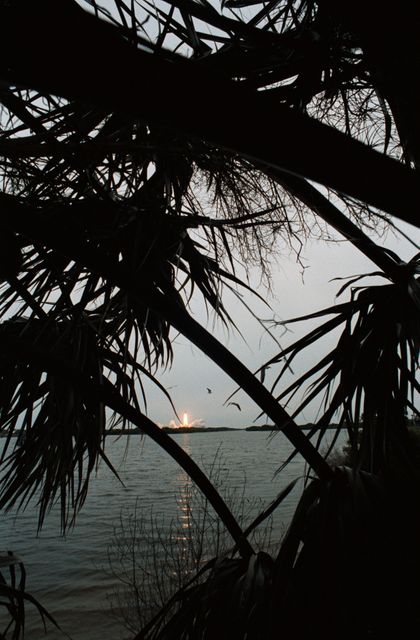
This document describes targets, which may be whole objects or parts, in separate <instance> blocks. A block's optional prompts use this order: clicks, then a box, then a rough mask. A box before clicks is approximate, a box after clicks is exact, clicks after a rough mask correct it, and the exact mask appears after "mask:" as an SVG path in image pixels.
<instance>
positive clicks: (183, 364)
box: [78, 0, 420, 428]
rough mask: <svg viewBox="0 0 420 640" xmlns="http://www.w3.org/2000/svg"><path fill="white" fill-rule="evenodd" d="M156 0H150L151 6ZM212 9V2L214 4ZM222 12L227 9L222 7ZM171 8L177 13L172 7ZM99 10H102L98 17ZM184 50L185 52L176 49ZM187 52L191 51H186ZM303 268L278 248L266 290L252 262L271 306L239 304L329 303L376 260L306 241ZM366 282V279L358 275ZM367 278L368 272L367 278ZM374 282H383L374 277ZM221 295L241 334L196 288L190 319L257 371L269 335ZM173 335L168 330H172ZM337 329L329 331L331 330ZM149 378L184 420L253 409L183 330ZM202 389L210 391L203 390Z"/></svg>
mask: <svg viewBox="0 0 420 640" xmlns="http://www.w3.org/2000/svg"><path fill="white" fill-rule="evenodd" d="M78 1H79V4H80V5H81V6H82V7H83V8H84V9H85V10H91V8H89V0H78ZM100 4H101V6H103V7H105V8H106V9H107V11H109V13H110V15H112V16H113V17H114V18H115V19H117V20H118V12H117V11H116V8H115V4H114V2H113V0H103V2H101V3H100ZM159 5H160V3H159V2H157V6H159ZM216 6H217V8H218V10H219V9H220V5H219V3H216ZM162 7H163V8H164V9H165V11H167V10H168V5H167V4H166V3H163V4H162ZM257 10H259V7H251V8H246V9H244V15H245V14H246V15H247V16H248V17H251V15H252V12H254V11H257ZM227 11H228V10H227ZM175 15H177V14H175ZM102 17H103V16H102ZM196 22H197V24H198V25H199V26H200V27H203V29H205V30H206V29H208V25H203V24H202V23H200V21H196ZM156 28H157V27H156V23H155V21H154V20H147V21H146V22H145V23H144V29H145V31H147V32H148V33H149V35H150V37H151V39H152V40H153V38H154V37H155V36H156V33H157V32H156ZM174 42H175V40H173V36H172V35H169V36H168V37H166V39H165V43H164V44H165V47H169V48H170V47H171V43H172V44H173V43H174ZM179 51H180V52H182V53H184V55H188V51H184V49H181V50H179ZM190 53H191V52H190ZM396 223H397V224H398V225H399V226H400V227H401V229H403V230H404V231H405V233H407V234H408V235H409V236H410V237H411V238H412V240H413V241H414V242H415V243H417V244H420V232H419V230H418V229H416V228H414V227H408V225H403V224H402V223H400V222H399V221H397V220H396ZM373 238H374V240H375V241H377V242H378V243H379V244H383V245H384V246H386V247H387V248H388V249H392V250H393V251H395V252H396V253H397V254H398V255H399V256H400V257H401V258H402V259H404V260H409V259H410V258H412V257H413V255H414V254H415V253H416V252H417V251H416V249H415V247H413V246H412V245H410V244H409V243H408V242H407V241H404V240H402V239H397V238H396V237H395V235H393V233H392V232H388V234H387V235H386V236H385V237H383V238H376V237H373ZM301 259H302V261H303V263H304V265H305V267H306V268H305V269H304V270H303V269H302V266H301V265H300V264H298V263H297V262H296V256H295V254H294V253H293V252H290V253H289V254H288V252H287V250H286V251H285V250H284V249H282V250H281V251H280V252H279V254H277V256H273V262H272V295H271V296H269V295H268V292H267V291H266V290H265V289H264V288H263V287H262V286H261V285H260V276H259V273H258V269H254V270H253V272H252V279H251V285H252V286H253V287H254V288H255V289H256V290H257V291H258V293H259V294H260V295H261V296H262V297H263V298H264V299H266V300H267V301H268V302H269V304H270V305H271V309H270V308H269V307H267V306H265V305H263V304H262V303H261V302H260V301H258V299H257V298H255V297H254V298H253V297H252V296H251V295H250V294H246V295H244V300H245V301H246V303H247V304H248V305H249V306H250V307H252V309H253V310H254V312H255V313H256V314H257V315H258V316H259V317H261V318H264V319H270V318H273V317H275V318H276V319H277V320H286V319H289V318H292V317H296V316H300V315H305V314H308V313H311V312H314V311H317V310H319V309H322V308H324V307H327V306H331V305H333V304H334V303H335V302H336V298H335V294H336V292H337V291H338V289H339V288H340V287H341V286H342V284H343V282H337V281H336V282H330V280H331V279H332V278H334V277H343V278H344V277H348V276H352V275H356V274H362V273H370V272H372V271H376V269H377V268H376V266H375V265H374V264H372V263H371V262H370V261H369V260H368V259H367V258H364V256H363V255H362V254H361V253H360V252H358V251H357V250H356V249H355V248H354V247H353V246H352V245H351V244H350V243H348V242H343V241H341V242H340V243H330V244H326V243H325V242H318V241H313V242H312V241H309V242H307V243H306V245H305V247H304V250H303V252H302V255H301ZM365 282H366V283H367V282H368V281H367V280H366V281H365ZM374 282H375V281H374V280H372V279H371V284H373V283H374ZM381 282H384V280H382V281H381ZM348 296H349V293H348V292H346V293H345V294H344V295H343V296H342V297H341V298H340V299H339V300H338V302H344V301H346V300H348ZM223 301H224V303H225V306H226V307H227V310H228V311H229V313H230V314H231V316H232V318H233V320H234V321H235V323H236V325H237V327H238V329H240V331H241V332H242V335H243V337H241V336H240V335H239V333H238V332H235V330H234V329H233V328H232V329H231V330H230V332H227V331H226V329H225V328H224V327H223V326H222V324H221V322H220V321H216V322H215V320H214V317H212V316H211V317H210V318H208V317H207V315H206V310H205V308H204V307H203V305H202V303H201V300H200V296H199V294H197V295H196V297H195V299H194V301H193V305H192V313H193V315H194V317H195V319H196V320H198V321H199V322H200V323H201V324H203V325H204V326H205V327H206V328H207V329H209V330H211V332H212V333H213V334H214V335H215V336H216V337H217V338H218V339H219V340H220V341H221V342H222V343H223V344H224V345H225V346H227V347H228V348H229V349H230V350H231V351H232V352H233V353H234V354H235V355H236V356H237V357H238V358H239V359H240V360H241V361H242V362H243V363H244V364H246V365H247V366H248V368H249V369H250V370H251V371H255V370H257V369H258V368H259V367H260V366H261V365H263V364H264V362H266V361H267V360H268V359H270V358H271V357H272V356H274V355H275V354H276V353H277V352H278V351H279V347H278V346H277V345H276V343H275V341H274V340H273V339H271V338H270V337H269V336H268V335H267V334H264V331H263V329H262V327H261V326H260V325H259V324H258V323H257V322H256V321H255V319H254V318H253V317H252V315H250V313H249V312H248V311H247V310H246V309H245V308H244V307H243V306H242V305H240V304H239V302H238V300H237V299H236V298H235V297H234V296H233V295H232V294H230V293H229V292H228V291H225V295H224V296H223ZM319 322H320V321H319V320H318V321H312V322H311V323H299V324H296V325H293V326H292V327H290V330H289V331H288V332H287V333H285V334H284V328H282V327H281V326H280V327H277V328H276V329H274V330H273V332H274V334H275V337H276V339H277V340H279V341H280V342H281V345H282V346H283V347H285V346H287V345H288V344H290V342H292V341H294V340H296V339H298V338H299V337H300V336H301V335H303V333H304V332H307V331H308V330H309V328H311V327H313V326H314V324H316V323H319ZM175 335H176V334H175V333H174V336H175ZM335 335H336V336H337V334H335ZM333 344H334V343H333V340H332V338H331V339H330V340H329V341H324V344H323V345H322V347H323V349H324V351H322V349H321V345H319V346H317V347H316V348H314V349H313V350H312V352H311V353H310V354H308V355H307V356H305V357H304V358H302V359H301V361H300V362H296V364H295V365H294V367H293V371H294V375H297V374H298V373H299V371H302V370H303V368H304V367H305V366H306V367H307V366H310V365H311V364H315V362H316V361H317V360H318V359H319V358H320V357H321V356H322V355H323V354H324V353H326V349H328V347H329V348H330V349H331V348H332V346H333ZM278 370H279V369H278V365H277V368H275V367H273V368H271V369H270V370H269V371H268V372H267V375H266V379H265V384H266V385H267V386H270V380H271V379H272V378H273V376H274V375H275V374H276V373H278ZM157 377H158V379H159V380H160V382H161V383H162V384H163V385H164V386H165V387H166V388H167V389H168V390H169V392H170V394H171V397H172V400H173V402H174V404H175V406H176V409H177V411H178V416H179V417H180V418H181V420H182V417H183V414H184V413H185V412H186V413H188V417H189V422H190V424H191V423H193V424H194V423H197V422H198V423H204V424H205V425H206V426H210V427H211V426H225V427H235V428H239V427H244V426H248V425H251V424H253V423H254V421H255V420H256V418H257V416H258V414H259V410H258V408H257V407H256V406H255V405H254V404H253V402H252V401H251V400H250V399H249V398H248V397H247V396H246V395H245V394H244V393H242V392H239V393H237V394H235V396H234V397H233V398H231V401H232V402H235V403H238V405H239V406H240V408H241V410H239V409H238V407H237V406H235V405H232V404H231V405H228V404H226V401H227V400H228V398H229V396H230V394H232V393H233V392H234V391H235V389H236V386H235V384H234V382H233V381H231V380H230V379H229V378H228V377H227V376H226V375H225V374H224V373H223V372H222V371H220V370H219V369H218V367H217V366H216V365H215V364H214V363H213V362H211V361H210V360H209V359H208V358H207V357H206V356H204V355H202V354H201V353H200V351H199V350H198V349H197V348H196V347H194V346H192V345H191V344H189V343H188V341H187V340H186V339H185V338H184V337H183V336H177V337H176V338H175V340H174V363H173V366H172V367H171V369H170V370H168V371H165V372H163V371H158V372H157ZM292 379H293V378H292V374H288V375H287V377H286V378H285V381H284V384H282V385H281V386H279V388H278V391H279V392H280V390H281V388H284V386H285V385H286V382H289V383H290V382H291V381H292ZM145 389H146V395H147V402H148V407H147V413H148V415H149V417H150V418H151V419H152V420H154V421H155V422H158V423H159V424H161V425H167V424H170V423H171V421H175V422H176V423H178V420H177V417H176V415H175V414H174V412H173V410H172V408H171V406H170V403H169V402H168V401H167V399H165V397H164V396H163V394H162V393H161V392H160V391H158V390H157V389H156V388H155V387H153V386H152V385H150V384H146V385H145ZM208 389H210V391H211V393H209V391H208ZM295 407H296V403H294V404H291V405H290V410H291V411H293V409H294V408H295ZM317 410H318V406H317V405H311V406H309V407H307V408H306V410H305V412H304V413H303V414H302V415H300V416H299V417H298V418H297V422H298V423H300V424H302V423H305V422H312V421H314V420H316V418H317ZM265 422H266V419H265V417H262V418H261V419H259V420H258V421H257V424H262V423H265Z"/></svg>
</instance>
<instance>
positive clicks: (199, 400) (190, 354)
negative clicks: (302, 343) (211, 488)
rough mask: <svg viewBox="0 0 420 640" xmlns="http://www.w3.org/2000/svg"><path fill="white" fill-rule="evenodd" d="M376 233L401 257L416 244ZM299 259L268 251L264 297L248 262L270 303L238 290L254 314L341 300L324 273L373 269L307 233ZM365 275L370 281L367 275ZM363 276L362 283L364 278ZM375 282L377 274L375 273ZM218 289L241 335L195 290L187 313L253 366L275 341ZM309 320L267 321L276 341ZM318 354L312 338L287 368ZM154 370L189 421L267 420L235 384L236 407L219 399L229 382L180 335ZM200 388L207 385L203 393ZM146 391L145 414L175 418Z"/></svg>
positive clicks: (297, 310)
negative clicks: (209, 313)
mask: <svg viewBox="0 0 420 640" xmlns="http://www.w3.org/2000/svg"><path fill="white" fill-rule="evenodd" d="M396 222H397V223H398V225H399V226H400V227H401V229H403V230H404V232H405V233H406V234H407V235H408V236H409V237H410V238H411V239H412V240H413V241H414V242H416V243H417V244H420V232H419V230H418V229H416V228H414V227H409V226H408V225H405V224H404V225H403V224H402V223H399V221H396ZM372 237H374V236H372ZM377 241H378V243H379V244H383V245H384V246H385V247H387V248H388V249H392V250H393V251H395V252H396V253H398V255H399V256H400V257H401V258H403V259H405V260H409V259H410V258H412V257H413V255H415V253H416V252H417V251H416V249H415V247H413V246H412V245H411V244H410V243H409V242H407V241H406V240H404V239H401V238H400V239H398V238H396V237H395V235H394V234H393V233H392V232H391V231H389V232H388V233H387V235H386V237H383V238H378V239H377ZM301 259H302V261H303V262H304V264H305V266H306V268H305V269H304V272H303V270H302V266H301V265H299V264H297V262H296V257H295V255H294V254H291V255H287V253H285V252H284V251H283V252H282V254H281V255H278V256H277V260H275V259H274V257H273V266H272V276H273V282H272V288H273V291H272V296H271V297H269V296H268V293H267V291H266V290H265V289H264V287H261V286H258V284H259V275H258V272H257V270H256V269H254V270H253V274H252V275H253V279H252V284H253V285H255V288H256V290H257V291H258V293H259V294H260V295H261V296H262V297H263V298H265V299H267V300H268V302H269V303H270V305H271V309H270V308H269V307H267V306H265V305H263V304H262V303H261V302H260V301H259V300H258V299H256V298H255V297H253V296H252V295H251V294H246V296H244V299H245V300H246V302H247V304H248V305H249V306H251V307H252V308H253V310H254V311H255V312H256V313H257V314H258V315H259V316H260V317H261V318H264V319H271V318H273V317H276V318H277V319H278V320H286V319H289V318H292V317H296V316H301V315H305V314H308V313H311V312H314V311H317V310H319V309H322V308H324V307H327V306H331V305H333V304H335V303H337V301H338V302H344V301H346V300H348V297H349V294H348V292H345V293H344V294H343V295H342V296H341V297H340V298H339V299H338V300H337V298H336V293H337V291H338V290H339V288H340V287H341V286H342V284H343V282H339V281H335V282H330V280H331V279H332V278H335V277H347V276H352V275H356V274H362V273H370V272H372V271H376V270H377V269H376V267H375V265H373V264H372V263H371V262H370V261H369V260H368V259H367V258H365V257H364V256H363V255H362V254H361V253H360V252H359V251H357V250H356V249H355V248H354V247H353V246H352V245H351V244H350V243H348V242H340V243H325V242H320V241H309V242H307V243H306V245H305V248H304V250H303V253H302V256H301ZM302 272H303V273H302ZM370 281H371V283H372V284H373V283H374V280H373V279H372V278H371V279H370ZM364 282H366V283H367V282H368V279H366V280H365V281H364ZM376 282H378V280H376ZM381 282H383V283H384V282H385V281H384V280H383V279H382V280H381ZM226 293H227V295H226V296H225V297H224V300H225V301H226V306H227V308H228V310H229V311H230V313H231V315H232V317H233V319H234V321H235V323H236V325H237V327H238V328H239V329H240V331H241V332H242V334H243V338H241V336H240V335H239V333H238V332H235V331H234V330H233V329H232V330H231V331H230V332H229V333H228V332H227V331H226V329H225V328H224V327H223V326H222V324H221V322H220V321H217V322H216V323H215V322H214V318H213V317H211V318H210V319H208V318H207V317H206V312H205V309H204V308H203V305H201V304H200V300H199V295H197V296H196V301H195V302H194V304H193V313H194V317H195V319H196V320H198V321H199V322H200V323H201V324H203V325H204V326H206V328H207V329H209V330H211V332H212V333H213V334H214V335H216V336H217V338H218V339H219V340H221V342H223V344H224V345H225V346H227V347H228V348H229V349H230V350H231V351H232V352H233V353H234V354H235V355H236V356H237V357H238V358H240V360H241V361H242V362H243V363H244V364H246V365H247V366H248V368H249V369H251V370H252V371H255V370H256V369H258V367H260V366H261V365H262V364H263V363H264V362H266V361H267V360H268V359H269V358H270V357H272V356H273V355H275V354H276V353H277V352H278V351H279V349H278V347H277V345H276V344H275V342H274V341H273V339H271V338H270V337H269V336H268V335H267V334H266V333H264V330H263V328H262V327H261V326H260V325H259V324H258V323H257V322H256V321H255V320H254V319H253V317H252V316H251V315H250V314H249V312H248V311H247V310H246V309H245V308H243V307H242V305H240V304H239V302H238V300H237V299H236V298H235V297H234V296H233V295H232V294H230V293H229V292H226ZM329 317H331V316H329ZM316 323H319V320H318V321H311V323H309V322H306V323H299V324H296V325H293V326H291V327H290V330H289V331H288V332H287V333H284V329H283V328H282V327H281V326H280V327H277V328H276V329H274V330H273V333H274V334H275V336H276V338H277V339H278V340H279V341H280V343H281V345H282V347H285V346H287V345H289V344H290V343H291V342H292V341H294V340H296V339H297V338H299V337H300V336H301V335H303V333H304V332H305V331H307V330H308V329H309V327H313V326H314V325H315V324H316ZM336 335H337V334H336ZM328 346H329V347H330V348H331V347H332V346H333V340H332V339H330V340H328V341H324V343H323V348H324V349H327V348H328ZM322 354H323V351H322V350H321V345H320V346H317V347H316V349H313V350H312V352H311V354H308V356H306V357H305V358H301V360H300V361H297V362H296V365H294V366H293V372H294V375H297V374H298V372H299V371H300V370H301V368H302V367H304V366H305V365H306V366H307V365H309V364H311V363H312V364H315V361H316V360H315V359H319V357H320V356H321V355H322ZM276 366H277V368H273V369H271V368H270V370H269V371H267V375H266V379H265V384H266V385H267V386H269V385H270V379H271V378H272V376H273V375H274V374H275V373H277V372H278V370H279V369H278V365H276ZM270 374H271V377H270ZM158 377H159V379H160V381H161V382H162V383H163V384H164V385H165V386H166V387H167V388H169V392H170V394H171V397H172V399H173V401H174V403H175V406H176V408H177V411H178V414H179V416H180V417H181V419H182V415H183V413H184V412H187V413H188V417H189V422H190V423H191V422H194V421H203V422H204V424H205V425H206V426H208V427H214V426H223V427H235V428H240V427H244V426H249V425H251V424H254V423H255V424H264V423H266V422H267V420H266V418H265V417H261V418H260V419H259V420H257V421H256V422H254V421H255V420H256V418H257V416H258V414H259V411H258V408H257V407H256V405H255V404H254V403H253V402H252V401H251V400H250V399H249V398H248V397H247V396H246V395H245V394H244V393H243V392H238V393H237V394H235V396H234V397H233V398H231V401H232V402H236V403H238V404H239V406H240V407H241V411H239V409H238V408H237V407H236V406H235V405H226V404H224V403H226V401H227V399H228V398H229V396H230V394H231V393H233V392H234V391H235V389H236V386H235V384H234V382H233V381H231V380H230V379H229V378H228V377H227V376H226V375H225V374H224V373H223V372H222V371H220V370H219V368H218V367H217V366H216V365H215V364H214V363H212V362H211V361H210V360H209V359H208V358H207V357H206V356H204V355H203V354H201V353H200V351H199V350H198V349H197V348H196V347H194V346H192V345H190V344H189V343H188V342H187V340H186V339H185V338H184V337H183V336H178V337H177V338H176V339H175V342H174V363H173V366H172V368H171V369H170V370H168V371H166V372H159V373H158ZM292 379H293V378H292V376H291V374H290V375H288V377H287V380H288V381H289V382H290V381H291V380H292ZM281 388H284V385H281V387H279V391H280V389H281ZM207 389H210V390H211V393H209V392H208V390H207ZM147 398H148V415H149V417H150V418H151V419H152V420H154V421H155V422H158V423H160V424H169V423H170V421H171V420H174V421H176V417H175V416H174V414H173V411H172V409H171V407H170V405H169V403H168V401H167V400H166V399H164V398H163V397H162V394H161V393H160V392H157V391H156V390H155V389H153V388H151V387H149V386H148V387H147ZM295 407H296V404H291V405H290V408H291V409H294V408H295ZM317 410H318V408H317V406H309V407H307V408H306V410H305V411H304V413H303V415H300V416H299V417H298V418H297V422H298V423H300V424H302V423H305V422H312V421H314V420H316V417H317Z"/></svg>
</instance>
